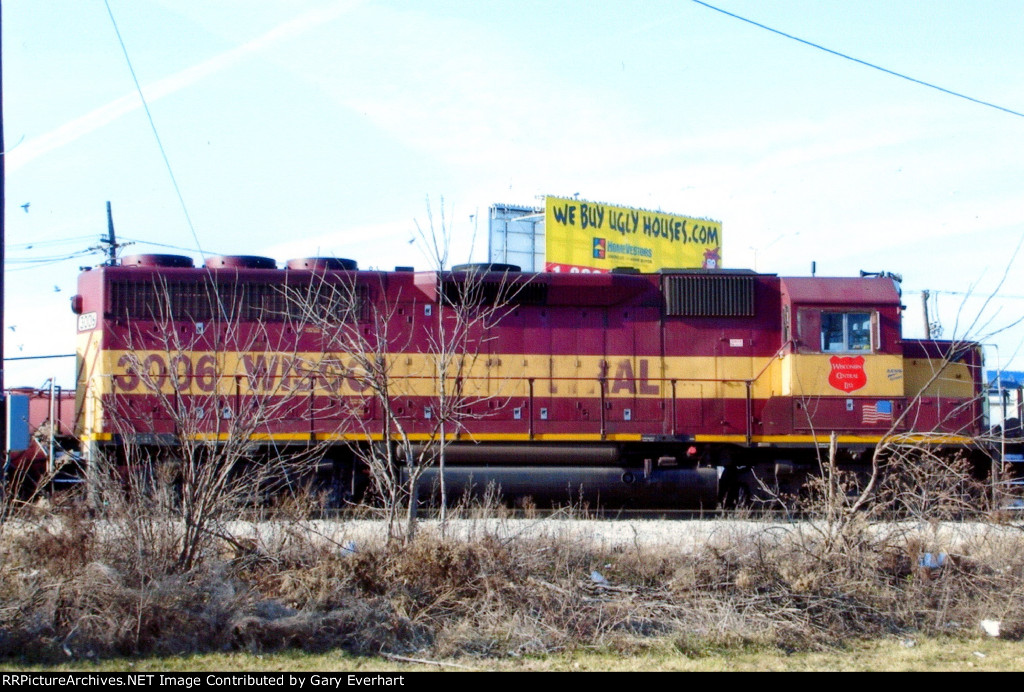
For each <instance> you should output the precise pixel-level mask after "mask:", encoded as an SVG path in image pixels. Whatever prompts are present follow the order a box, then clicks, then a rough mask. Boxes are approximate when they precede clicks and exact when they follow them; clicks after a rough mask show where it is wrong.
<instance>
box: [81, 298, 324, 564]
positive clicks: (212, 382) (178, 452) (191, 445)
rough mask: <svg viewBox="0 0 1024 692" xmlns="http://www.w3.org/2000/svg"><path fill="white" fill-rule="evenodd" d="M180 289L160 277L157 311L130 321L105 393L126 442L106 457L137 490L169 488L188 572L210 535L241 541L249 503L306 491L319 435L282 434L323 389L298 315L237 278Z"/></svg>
mask: <svg viewBox="0 0 1024 692" xmlns="http://www.w3.org/2000/svg"><path fill="white" fill-rule="evenodd" d="M176 290H181V289H180V287H172V286H170V285H169V284H168V282H166V281H163V280H160V279H157V280H156V281H155V283H154V286H153V297H154V298H155V300H153V301H152V302H151V303H150V305H151V313H150V314H149V315H145V316H143V315H134V316H132V319H129V320H126V328H125V332H124V336H123V338H124V346H125V348H124V349H123V351H122V352H121V353H120V355H119V356H118V359H117V363H116V369H115V371H114V372H113V373H112V376H111V379H110V392H109V395H108V397H107V399H106V401H107V408H108V413H107V418H108V420H109V421H110V422H111V424H112V426H113V428H114V431H115V432H116V433H117V434H118V435H119V436H120V438H121V440H122V442H123V443H124V444H122V445H121V446H120V448H119V450H118V451H119V453H120V455H121V457H120V458H119V459H116V460H115V459H108V460H107V462H108V463H110V464H115V463H116V464H117V465H119V466H122V467H123V469H124V470H125V471H127V473H128V480H129V483H130V485H131V486H132V491H133V492H136V493H138V494H141V493H143V492H144V491H148V490H152V489H154V488H162V490H164V491H165V492H164V495H163V496H162V497H163V498H164V502H162V503H160V505H161V507H163V508H164V509H165V510H166V511H167V512H169V514H170V515H171V516H173V517H176V518H177V519H179V520H180V522H181V527H182V532H183V534H182V538H181V540H180V550H179V552H178V556H177V563H178V565H179V567H180V568H181V569H183V570H188V569H189V568H191V566H192V565H194V564H195V563H196V561H197V559H199V558H200V556H201V553H202V551H203V550H204V549H205V548H206V547H207V546H208V545H209V541H210V539H211V538H214V537H218V538H221V539H224V540H229V541H230V540H233V539H232V538H231V536H230V532H229V531H227V529H226V523H227V521H228V520H229V519H230V518H232V517H234V516H236V515H237V512H238V510H239V508H241V507H244V506H248V505H251V504H253V503H261V502H262V501H263V500H264V499H265V498H266V497H269V496H271V495H274V494H276V493H280V492H283V491H285V490H287V489H288V488H289V487H290V488H291V489H295V488H296V487H297V485H298V484H300V483H302V482H304V481H306V480H308V479H309V478H310V476H311V475H312V474H313V473H314V472H315V469H316V466H317V463H318V462H319V460H320V459H321V457H322V456H323V451H324V450H323V446H322V445H319V444H317V443H316V442H315V441H314V440H312V439H311V438H307V439H306V440H305V441H299V443H298V444H292V445H290V446H287V447H282V446H280V445H281V444H282V443H281V442H280V441H279V440H278V439H275V438H276V436H275V435H274V434H273V433H274V431H275V430H276V427H277V426H278V425H279V422H280V421H281V420H283V419H286V418H293V419H294V418H296V417H300V416H301V415H303V413H302V412H303V411H304V410H305V408H304V406H303V403H304V402H305V401H306V400H307V399H309V398H311V397H312V392H313V389H314V387H315V377H314V373H313V372H311V371H309V370H307V369H305V368H304V367H303V364H302V359H301V358H299V357H298V354H297V348H298V335H299V334H300V333H301V330H296V329H294V325H289V322H290V320H291V315H289V314H288V313H287V312H286V311H284V312H278V313H276V314H272V310H273V308H271V307H268V306H260V305H257V304H256V302H257V301H254V299H253V297H252V296H251V295H246V287H245V286H244V285H243V284H241V283H237V282H236V283H231V282H225V281H217V280H215V279H213V278H209V279H208V280H205V281H201V282H199V283H196V284H190V286H189V288H188V290H189V291H190V292H191V295H190V296H188V298H189V299H188V300H181V299H180V297H179V298H178V299H175V297H174V295H173V294H174V291H176ZM271 319H273V320H275V321H276V323H277V327H276V328H271V323H270V320H271ZM289 326H290V328H289ZM99 461H100V460H93V463H94V464H96V463H98V462H99ZM108 470H109V469H108ZM167 483H170V484H172V488H173V491H172V492H166V491H167V488H166V484H167Z"/></svg>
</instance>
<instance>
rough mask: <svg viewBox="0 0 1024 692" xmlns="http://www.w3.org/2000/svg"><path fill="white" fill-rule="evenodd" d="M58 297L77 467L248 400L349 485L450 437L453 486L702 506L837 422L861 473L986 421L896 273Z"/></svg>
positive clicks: (216, 273) (307, 283) (190, 281)
mask: <svg viewBox="0 0 1024 692" xmlns="http://www.w3.org/2000/svg"><path fill="white" fill-rule="evenodd" d="M339 296H340V297H343V298H344V299H343V300H342V299H341V298H339ZM72 307H73V311H74V312H75V313H76V314H77V327H78V337H77V338H78V345H77V370H78V376H77V392H76V411H77V413H76V427H75V432H76V435H77V436H78V438H79V439H80V440H81V442H82V445H83V448H82V453H83V457H84V460H85V463H89V460H90V459H95V458H98V455H101V454H108V455H110V454H115V455H116V454H117V453H118V451H117V450H121V449H124V448H126V447H127V446H129V445H134V446H136V447H143V448H146V449H149V450H150V451H153V452H154V453H163V454H165V455H169V456H172V457H173V454H174V451H173V450H174V446H175V444H178V443H180V440H181V439H182V436H183V435H188V436H192V437H201V438H203V439H206V440H208V441H212V442H214V443H215V442H216V441H217V440H225V439H226V438H227V436H229V435H230V434H231V431H232V429H233V428H232V426H237V425H239V424H240V423H241V422H242V421H244V420H246V419H247V417H251V416H252V415H254V414H253V412H254V411H256V410H257V409H261V410H270V411H272V413H271V414H267V415H262V417H261V418H260V419H259V422H258V424H257V425H256V426H255V427H254V428H252V429H250V430H248V431H247V432H246V435H247V438H248V450H249V452H250V453H251V457H252V460H253V463H259V459H260V458H265V456H266V455H269V454H282V453H286V452H287V450H289V449H301V448H309V447H310V446H311V445H319V446H321V447H322V449H323V450H324V461H323V463H322V464H321V468H322V469H324V470H325V473H326V474H327V475H329V476H330V478H331V482H332V483H334V484H335V485H336V486H339V487H341V488H342V489H343V491H344V493H345V495H346V496H358V495H359V494H360V493H361V492H363V491H364V489H365V486H366V478H367V469H366V468H364V463H363V461H362V460H363V459H364V458H365V455H364V454H363V452H364V451H365V450H366V449H367V447H368V446H371V445H381V444H389V443H391V442H392V441H393V440H394V439H395V438H396V437H398V432H400V433H401V435H402V436H404V438H405V439H407V440H409V441H411V442H412V443H413V444H417V445H428V444H430V443H431V441H436V440H437V438H438V436H439V435H440V436H443V437H444V440H445V445H444V448H445V471H444V473H445V479H446V483H447V484H448V486H449V488H450V496H455V495H458V494H459V493H460V492H463V491H466V490H468V489H469V488H470V487H481V486H483V485H486V484H491V483H493V484H495V485H496V486H497V487H498V488H500V491H501V492H502V493H503V494H504V495H506V496H509V497H523V496H529V497H531V498H533V500H534V501H535V502H538V503H539V502H555V503H558V502H565V501H572V500H576V499H584V500H586V501H588V502H590V503H591V504H592V505H600V506H603V507H609V508H611V507H658V508H675V507H678V508H695V507H714V506H716V504H718V503H719V502H722V501H735V500H737V499H742V498H743V497H744V496H747V495H751V494H755V493H756V486H757V485H759V484H761V485H763V484H764V483H765V482H768V483H770V484H771V485H772V487H775V488H779V489H782V490H788V491H793V490H795V487H794V486H795V484H798V483H799V482H800V479H802V477H803V474H804V473H805V472H806V471H807V470H809V469H813V468H816V467H817V463H818V459H819V455H820V454H821V450H822V448H823V447H825V446H827V445H828V443H829V440H830V438H831V437H832V436H833V434H834V435H835V439H836V440H837V443H838V445H839V448H840V452H841V456H842V459H843V460H844V463H847V464H850V465H851V466H852V467H854V468H856V467H857V466H858V464H860V465H863V464H865V463H867V460H868V459H870V457H871V454H872V453H873V451H874V450H875V449H876V448H877V447H878V445H880V444H882V443H883V442H884V441H886V440H892V439H893V438H894V436H898V437H900V438H901V439H906V440H911V439H917V440H919V441H920V442H921V443H922V444H929V445H941V446H946V447H951V448H962V449H968V448H970V446H971V445H972V443H973V441H974V440H975V439H976V438H977V437H978V436H980V435H981V433H982V432H983V429H984V420H983V413H984V412H983V406H982V404H983V400H984V396H983V395H984V388H983V383H982V353H981V348H980V346H979V345H978V344H974V343H959V342H951V341H938V340H920V339H906V338H904V337H903V335H902V330H901V315H902V310H903V308H902V306H901V295H900V287H899V283H898V280H896V279H895V278H894V277H893V276H892V275H880V276H866V277H850V278H824V277H791V278H785V277H779V276H776V275H772V274H758V273H754V272H751V271H745V270H684V269H679V270H673V269H664V270H660V271H658V272H657V273H650V274H641V273H635V272H632V271H623V272H612V273H602V274H596V273H595V274H560V273H536V274H534V273H529V274H528V273H522V272H519V271H518V270H517V268H516V267H514V266H509V265H464V266H461V267H455V268H453V269H452V270H451V271H413V270H412V269H411V268H401V267H399V268H397V269H396V270H395V271H361V270H359V269H358V268H357V265H356V263H355V262H353V261H351V260H341V259H337V258H306V259H297V260H290V261H288V262H287V263H286V264H285V266H284V267H282V268H279V267H278V266H277V263H276V262H275V261H274V260H272V259H268V258H264V257H252V256H221V257H211V258H209V259H207V260H206V261H205V263H204V264H203V265H202V266H194V265H193V261H192V260H191V259H190V258H188V257H183V256H177V255H135V256H131V257H125V258H124V259H123V260H121V261H120V262H119V263H117V264H115V265H113V266H102V267H98V268H94V269H92V270H86V271H84V272H83V273H82V274H81V276H80V279H79V285H78V292H77V295H75V296H74V297H73V298H72ZM481 315H483V316H484V317H483V318H481ZM460 325H461V328H462V331H461V332H460V331H458V330H459V328H460ZM339 334H345V335H347V336H346V339H347V340H339V338H338V335H339ZM455 334H461V337H459V339H458V340H456V339H454V338H453V335H455ZM370 355H372V357H370ZM442 355H444V356H445V358H442V357H441V356H442ZM374 364H376V365H374ZM378 366H379V367H378ZM375 368H376V374H374V373H371V372H369V370H373V369H375ZM375 376H377V377H383V378H384V381H379V380H374V379H373V378H374V377H375ZM382 387H384V388H386V392H385V393H384V394H383V395H381V393H380V389H381V388H382ZM453 400H455V401H456V404H454V405H452V403H451V402H452V401H453ZM446 406H447V408H446ZM446 410H447V411H448V412H449V413H448V414H446V413H445V411H446ZM183 416H188V418H189V420H188V421H187V422H185V421H183ZM235 429H236V428H235ZM435 476H436V471H431V472H429V473H428V474H427V475H426V476H425V477H424V478H425V480H427V481H430V480H431V479H433V478H434V477H435Z"/></svg>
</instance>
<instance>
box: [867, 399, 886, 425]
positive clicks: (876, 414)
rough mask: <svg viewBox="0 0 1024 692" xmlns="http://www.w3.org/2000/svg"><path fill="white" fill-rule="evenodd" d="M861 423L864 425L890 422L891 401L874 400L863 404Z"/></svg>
mask: <svg viewBox="0 0 1024 692" xmlns="http://www.w3.org/2000/svg"><path fill="white" fill-rule="evenodd" d="M861 423H864V424H865V425H878V424H879V423H892V402H891V401H876V402H875V403H873V404H864V409H863V413H862V415H861Z"/></svg>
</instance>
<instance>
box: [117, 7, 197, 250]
mask: <svg viewBox="0 0 1024 692" xmlns="http://www.w3.org/2000/svg"><path fill="white" fill-rule="evenodd" d="M103 4H104V5H106V6H107V14H109V15H110V22H111V24H113V25H114V33H115V34H117V41H118V43H120V44H121V52H123V53H124V59H125V62H126V63H128V71H129V72H131V74H132V81H133V82H135V90H136V91H137V92H139V99H141V100H142V108H143V110H144V111H145V112H146V118H147V119H148V120H149V126H150V128H152V130H153V136H154V137H155V138H156V145H157V147H159V149H160V156H162V157H163V160H164V165H165V166H166V167H167V173H168V175H170V176H171V184H172V185H173V186H174V192H175V194H177V195H178V202H179V203H180V204H181V210H182V211H183V212H185V220H186V221H187V222H188V228H189V230H190V231H192V238H193V240H195V241H196V249H197V250H198V251H199V254H200V255H201V256H203V257H204V258H205V255H204V254H203V247H202V244H201V243H200V242H199V234H198V233H196V228H195V226H194V225H193V224H192V217H191V216H190V215H189V213H188V206H186V204H185V198H184V197H183V196H182V194H181V188H179V187H178V180H177V178H175V177H174V171H173V170H172V169H171V161H170V159H168V158H167V152H166V151H164V144H163V142H162V141H161V140H160V133H159V132H157V129H156V122H154V120H153V114H152V113H150V111H149V104H148V103H147V102H146V97H145V96H144V95H143V94H142V85H141V84H139V78H138V77H136V76H135V68H134V67H132V60H131V58H130V57H128V48H127V47H126V46H125V45H124V39H122V38H121V32H120V30H119V29H118V28H117V21H115V20H114V12H113V11H112V10H111V9H110V2H109V0H103Z"/></svg>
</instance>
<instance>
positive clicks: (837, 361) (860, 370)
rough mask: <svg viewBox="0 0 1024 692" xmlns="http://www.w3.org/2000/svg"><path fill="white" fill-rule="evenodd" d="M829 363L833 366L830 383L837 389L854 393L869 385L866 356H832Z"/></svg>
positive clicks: (829, 378)
mask: <svg viewBox="0 0 1024 692" xmlns="http://www.w3.org/2000/svg"><path fill="white" fill-rule="evenodd" d="M828 362H829V365H831V366H832V372H830V373H829V374H828V383H829V384H830V385H832V386H833V387H835V388H836V389H839V390H841V391H844V392H852V391H854V390H856V389H860V388H861V387H863V386H864V385H866V384H867V383H868V375H867V373H866V372H864V356H832V357H831V358H829V359H828Z"/></svg>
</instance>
